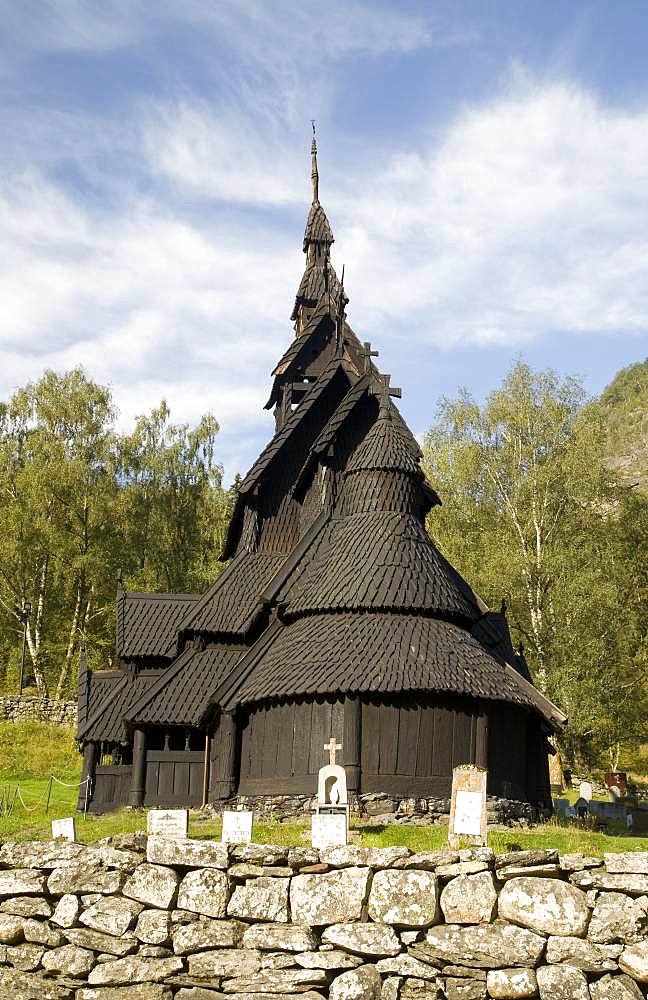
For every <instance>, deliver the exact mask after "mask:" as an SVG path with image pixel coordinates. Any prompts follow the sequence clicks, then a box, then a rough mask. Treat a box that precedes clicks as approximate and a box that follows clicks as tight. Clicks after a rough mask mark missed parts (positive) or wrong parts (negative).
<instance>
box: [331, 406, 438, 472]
mask: <svg viewBox="0 0 648 1000" xmlns="http://www.w3.org/2000/svg"><path fill="white" fill-rule="evenodd" d="M419 455H420V451H419V449H418V447H417V448H416V450H413V448H412V444H411V437H409V438H408V437H406V435H405V434H404V433H403V430H402V428H401V426H400V425H399V424H398V422H397V421H396V420H394V419H393V418H392V416H391V414H384V415H381V416H380V417H379V418H378V420H376V422H375V424H374V425H373V427H371V428H370V430H369V431H368V433H367V434H366V435H365V437H364V440H363V441H361V442H360V444H359V445H358V447H357V448H356V450H355V451H354V453H353V455H352V456H351V459H350V461H349V464H348V466H347V469H346V471H347V474H349V473H353V472H360V471H365V470H371V469H384V470H386V471H392V470H394V471H397V472H407V473H409V474H410V475H412V476H418V477H421V478H422V474H421V469H420V467H419V463H418V458H419Z"/></svg>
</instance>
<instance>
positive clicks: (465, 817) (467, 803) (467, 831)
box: [454, 790, 482, 837]
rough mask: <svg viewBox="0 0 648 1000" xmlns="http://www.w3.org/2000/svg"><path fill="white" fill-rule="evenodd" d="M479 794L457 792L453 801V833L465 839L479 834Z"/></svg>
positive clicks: (480, 801) (480, 802) (480, 800)
mask: <svg viewBox="0 0 648 1000" xmlns="http://www.w3.org/2000/svg"><path fill="white" fill-rule="evenodd" d="M481 804H482V799H481V794H480V792H464V791H461V790H460V791H458V792H457V798H456V800H455V814H454V832H455V833H460V834H464V835H465V836H466V837H479V836H480V834H481Z"/></svg>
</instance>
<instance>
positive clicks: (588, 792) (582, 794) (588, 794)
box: [578, 781, 594, 802]
mask: <svg viewBox="0 0 648 1000" xmlns="http://www.w3.org/2000/svg"><path fill="white" fill-rule="evenodd" d="M593 795H594V791H593V789H592V783H591V782H590V781H581V783H580V786H579V789H578V797H579V799H586V800H587V801H588V802H591V801H592V796H593Z"/></svg>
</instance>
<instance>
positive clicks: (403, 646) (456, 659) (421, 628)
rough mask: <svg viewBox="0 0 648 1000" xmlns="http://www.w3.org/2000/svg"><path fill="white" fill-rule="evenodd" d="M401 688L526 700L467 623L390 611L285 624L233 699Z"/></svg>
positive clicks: (244, 700) (397, 691)
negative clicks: (470, 630) (461, 623)
mask: <svg viewBox="0 0 648 1000" xmlns="http://www.w3.org/2000/svg"><path fill="white" fill-rule="evenodd" d="M403 691H418V692H423V691H426V692H443V693H451V694H457V695H468V696H470V697H473V698H485V699H489V700H495V701H508V702H516V703H518V704H521V705H531V704H532V701H531V700H530V698H529V697H528V696H527V694H526V693H525V692H524V690H523V689H522V688H521V687H518V685H517V684H516V681H515V677H514V675H512V674H511V673H510V672H509V671H507V670H506V668H505V667H504V666H503V665H502V664H500V663H498V662H497V660H495V659H493V657H492V656H489V654H488V653H487V652H486V650H485V649H484V648H483V646H482V645H481V644H480V643H479V642H478V641H477V640H476V639H475V638H474V637H473V636H472V635H471V634H470V633H469V632H467V631H465V629H462V628H460V627H458V626H455V625H452V624H450V623H449V622H443V621H438V620H437V619H434V618H422V617H420V616H415V615H393V614H343V615H317V616H314V617H309V618H302V619H300V620H299V621H296V622H294V623H293V624H291V625H288V626H286V627H285V628H284V629H282V630H281V631H280V632H279V634H278V636H277V637H276V639H275V641H274V642H273V643H272V645H271V646H270V648H269V649H268V650H267V651H266V652H265V654H264V655H263V656H262V657H261V659H260V661H259V662H258V664H257V666H256V668H255V670H254V673H253V674H252V676H251V677H250V678H249V679H248V680H247V682H245V683H244V685H243V687H242V689H241V691H240V692H239V694H238V698H237V700H238V701H240V702H251V701H259V700H262V699H266V698H281V697H285V696H287V695H306V694H327V693H332V692H335V693H347V694H350V693H356V694H362V693H399V694H400V693H402V692H403Z"/></svg>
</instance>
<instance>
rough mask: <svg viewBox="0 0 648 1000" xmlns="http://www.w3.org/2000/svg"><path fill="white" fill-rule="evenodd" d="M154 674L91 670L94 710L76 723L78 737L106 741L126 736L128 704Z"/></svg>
mask: <svg viewBox="0 0 648 1000" xmlns="http://www.w3.org/2000/svg"><path fill="white" fill-rule="evenodd" d="M161 672H163V671H161ZM156 674H157V671H156V672H155V673H154V672H153V671H146V672H144V673H142V674H137V675H136V674H132V673H131V672H130V671H128V670H120V671H101V670H99V671H94V672H93V674H92V688H91V698H92V705H93V710H92V711H91V712H90V714H89V716H88V718H87V719H86V721H85V723H84V724H83V725H79V728H78V732H77V739H79V740H83V739H93V740H105V741H106V742H109V743H121V742H122V741H123V740H125V738H126V729H125V726H124V720H125V718H126V715H127V711H128V708H129V706H130V705H131V704H132V703H133V702H134V701H136V700H137V699H139V698H141V697H142V695H143V694H144V693H145V691H146V690H147V689H148V688H149V687H150V686H151V685H152V684H153V682H154V681H155V680H156Z"/></svg>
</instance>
